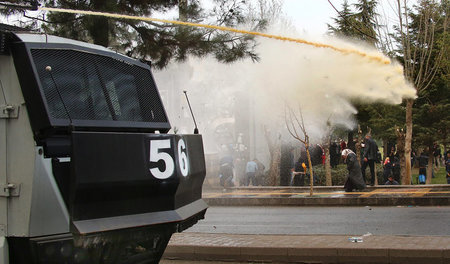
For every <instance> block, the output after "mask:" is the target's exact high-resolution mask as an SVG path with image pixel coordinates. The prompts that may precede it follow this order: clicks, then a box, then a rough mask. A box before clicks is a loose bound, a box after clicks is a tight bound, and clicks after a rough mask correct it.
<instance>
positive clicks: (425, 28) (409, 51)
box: [396, 0, 449, 184]
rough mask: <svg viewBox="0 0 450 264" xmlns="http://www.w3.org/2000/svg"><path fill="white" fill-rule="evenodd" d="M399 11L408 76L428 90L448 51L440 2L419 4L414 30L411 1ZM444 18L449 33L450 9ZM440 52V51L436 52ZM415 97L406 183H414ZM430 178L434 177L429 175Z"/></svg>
mask: <svg viewBox="0 0 450 264" xmlns="http://www.w3.org/2000/svg"><path fill="white" fill-rule="evenodd" d="M396 4H397V12H398V19H399V26H398V30H399V33H400V39H401V47H402V53H403V54H402V56H403V61H404V75H405V77H406V79H407V80H408V81H409V82H410V83H412V84H413V85H414V87H415V88H416V90H417V93H418V94H419V93H421V92H423V91H424V90H426V89H427V88H428V87H429V85H430V84H431V82H432V81H433V79H434V77H435V75H436V72H437V71H438V69H439V66H440V64H441V61H442V57H443V55H444V54H445V53H446V52H447V51H448V46H447V45H445V44H444V45H441V46H440V47H438V46H437V43H436V39H435V36H436V35H435V33H436V31H437V30H438V21H439V20H440V15H441V14H440V13H439V11H438V6H439V3H438V2H437V1H435V0H420V1H419V6H418V11H419V13H418V17H417V19H416V21H415V22H417V26H416V28H415V29H414V30H411V28H410V25H411V21H410V19H411V13H410V10H409V9H408V7H407V0H397V2H396ZM442 19H443V20H444V21H443V22H442V23H441V24H440V26H442V28H439V30H442V31H443V32H444V33H443V35H445V34H446V32H447V27H448V24H449V23H448V22H449V20H448V16H447V12H445V15H444V16H443V18H442ZM436 52H437V54H436ZM413 104H414V99H407V100H406V133H405V163H404V164H403V163H401V166H404V168H402V169H404V170H405V176H404V178H402V184H409V183H410V182H411V141H412V129H413V122H412V121H413V119H412V108H413ZM427 178H431V175H428V177H427Z"/></svg>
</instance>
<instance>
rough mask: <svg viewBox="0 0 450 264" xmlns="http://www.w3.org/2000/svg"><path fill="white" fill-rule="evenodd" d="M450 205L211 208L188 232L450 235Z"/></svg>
mask: <svg viewBox="0 0 450 264" xmlns="http://www.w3.org/2000/svg"><path fill="white" fill-rule="evenodd" d="M449 223H450V206H436V207H408V206H406V207H368V206H366V207H255V206H253V207H225V206H223V207H222V206H219V207H210V208H209V209H208V211H207V212H206V217H205V220H202V221H199V222H198V223H197V224H196V225H194V226H193V227H191V228H190V229H188V230H186V231H184V232H204V233H229V234H298V235H301V234H339V235H364V234H367V233H371V234H373V235H418V236H422V235H423V236H449V235H450V224H449Z"/></svg>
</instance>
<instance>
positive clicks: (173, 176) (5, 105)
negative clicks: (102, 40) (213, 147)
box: [0, 29, 207, 264]
mask: <svg viewBox="0 0 450 264" xmlns="http://www.w3.org/2000/svg"><path fill="white" fill-rule="evenodd" d="M0 89H1V92H0V264H22V263H26V264H30V263H33V264H38V263H39V264H41V263H45V264H48V263H90V264H92V263H158V262H159V260H160V258H161V256H162V254H163V252H164V249H165V248H166V246H167V243H168V241H169V239H170V237H171V235H172V234H173V233H175V232H181V231H183V230H185V229H186V228H188V227H190V226H192V225H194V224H195V223H196V222H197V221H198V220H199V219H202V218H203V217H204V214H205V212H206V209H207V205H206V203H205V202H204V201H203V200H202V199H201V196H202V184H203V180H204V178H205V157H204V151H203V143H202V136H201V135H199V134H186V135H181V134H168V132H169V130H170V128H171V125H170V123H169V120H168V117H167V113H166V111H165V108H164V106H163V104H162V100H161V97H160V94H159V92H158V89H157V86H156V84H155V80H154V78H153V75H152V73H151V67H150V65H149V63H146V62H144V61H140V60H136V59H132V58H129V57H127V56H124V55H121V54H118V53H117V52H114V51H112V50H109V49H107V48H104V47H100V46H97V45H93V44H88V43H84V42H79V41H74V40H69V39H65V38H60V37H56V36H50V35H46V34H35V33H30V32H18V31H11V30H7V29H2V30H0Z"/></svg>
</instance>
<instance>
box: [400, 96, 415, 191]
mask: <svg viewBox="0 0 450 264" xmlns="http://www.w3.org/2000/svg"><path fill="white" fill-rule="evenodd" d="M413 104H414V99H407V100H406V135H405V155H403V156H404V158H405V163H403V162H401V163H400V165H404V168H402V169H404V170H405V180H404V182H402V184H411V142H412V132H413V131H412V129H413V123H412V108H413Z"/></svg>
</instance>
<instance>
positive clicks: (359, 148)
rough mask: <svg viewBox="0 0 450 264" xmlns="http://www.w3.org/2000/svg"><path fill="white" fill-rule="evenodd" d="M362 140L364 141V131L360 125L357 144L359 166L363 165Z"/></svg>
mask: <svg viewBox="0 0 450 264" xmlns="http://www.w3.org/2000/svg"><path fill="white" fill-rule="evenodd" d="M361 140H362V130H361V126H360V125H358V142H356V144H355V150H356V158H357V159H358V162H359V164H361Z"/></svg>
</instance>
